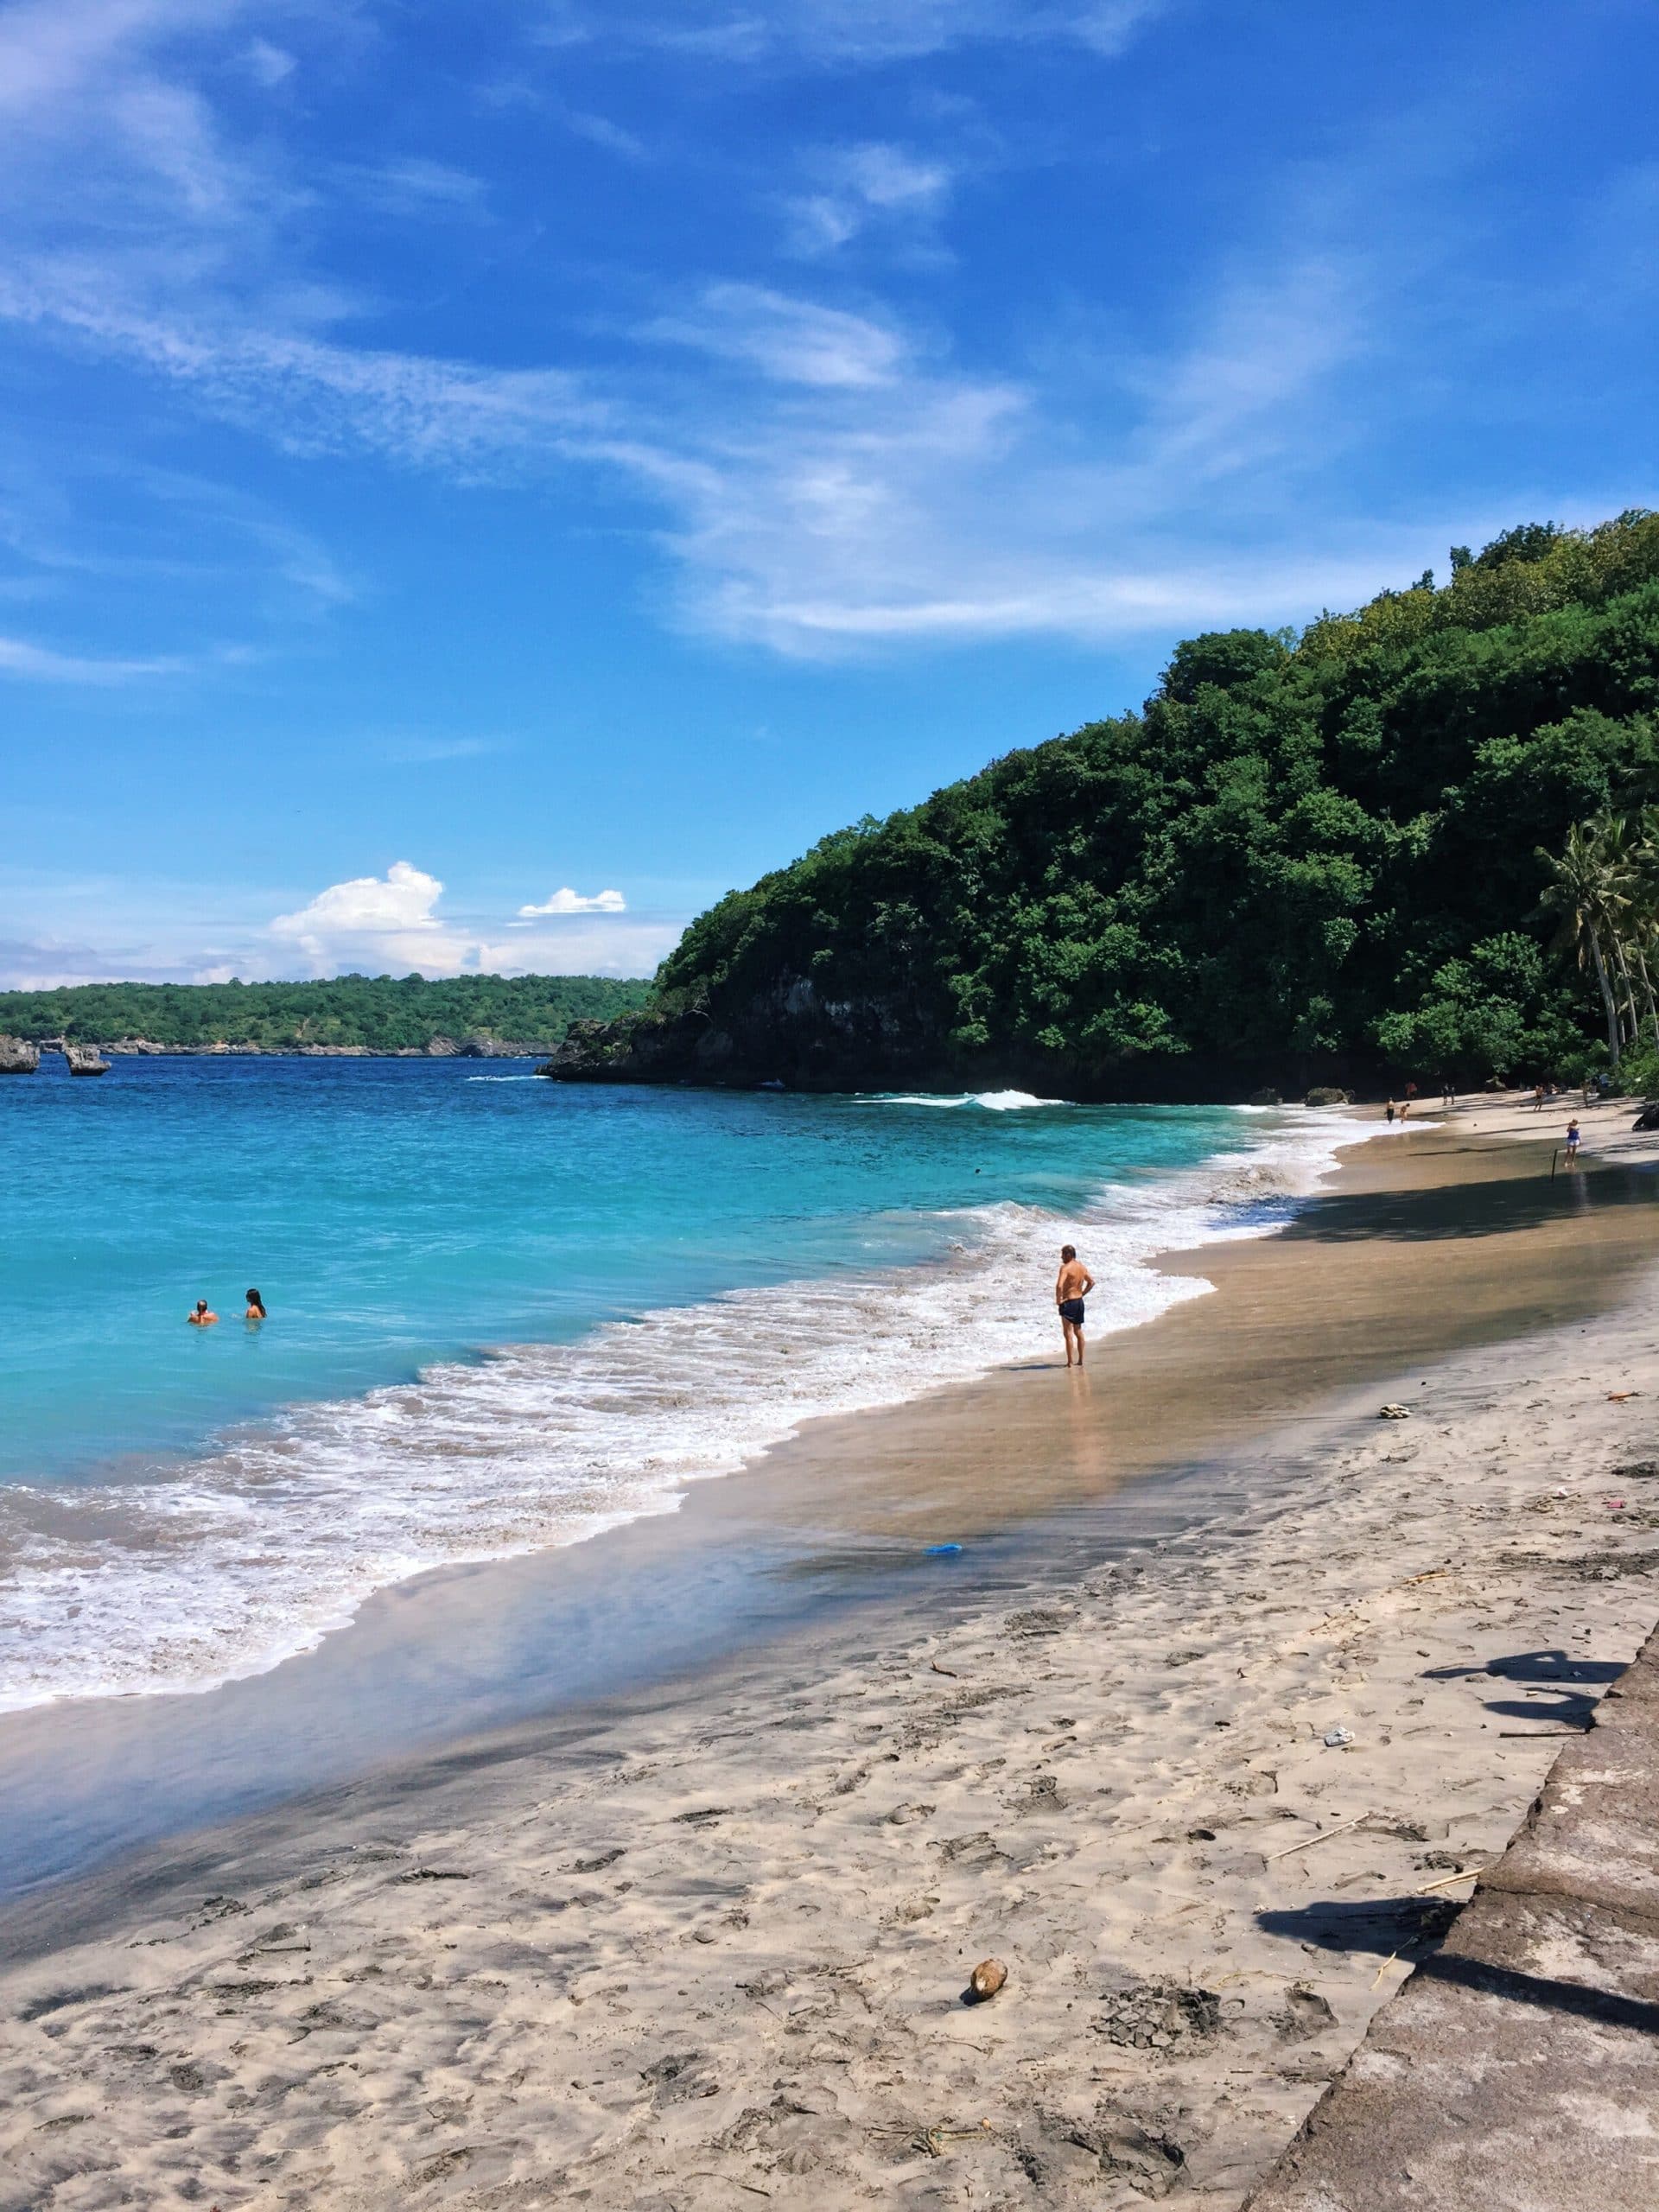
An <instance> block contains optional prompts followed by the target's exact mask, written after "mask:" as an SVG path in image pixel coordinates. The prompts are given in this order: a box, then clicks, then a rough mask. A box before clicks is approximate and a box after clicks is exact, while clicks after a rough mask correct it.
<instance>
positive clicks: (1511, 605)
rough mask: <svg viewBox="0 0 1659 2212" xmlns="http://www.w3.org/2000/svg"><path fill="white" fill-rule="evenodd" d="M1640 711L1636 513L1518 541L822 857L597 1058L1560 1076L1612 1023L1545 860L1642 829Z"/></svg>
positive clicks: (784, 884)
mask: <svg viewBox="0 0 1659 2212" xmlns="http://www.w3.org/2000/svg"><path fill="white" fill-rule="evenodd" d="M1656 712H1659V515H1655V514H1653V513H1650V512H1644V511H1640V510H1637V511H1632V512H1628V513H1626V514H1624V515H1621V516H1620V517H1619V518H1618V519H1617V520H1615V521H1612V522H1609V523H1606V524H1602V525H1601V526H1600V527H1599V528H1597V529H1593V530H1588V531H1573V530H1566V529H1562V528H1560V527H1557V526H1556V525H1554V524H1529V525H1527V526H1524V527H1522V528H1520V529H1517V530H1513V531H1507V532H1506V533H1505V534H1504V535H1503V537H1498V538H1497V539H1496V540H1495V541H1494V542H1493V543H1491V544H1490V545H1488V546H1486V547H1484V549H1483V550H1481V551H1480V552H1478V553H1475V552H1473V551H1471V550H1470V549H1467V548H1463V547H1459V548H1456V549H1454V550H1453V553H1452V569H1451V573H1450V575H1449V577H1448V578H1447V579H1446V581H1444V582H1440V583H1439V584H1437V583H1436V582H1435V580H1434V578H1433V575H1425V576H1424V577H1422V578H1421V579H1420V580H1419V581H1418V582H1415V583H1414V584H1412V585H1411V586H1409V587H1408V588H1405V589H1402V590H1399V591H1388V592H1384V593H1383V594H1380V595H1379V596H1378V597H1377V598H1376V599H1374V600H1373V601H1371V602H1370V604H1369V605H1368V606H1365V607H1361V608H1359V609H1358V610H1357V612H1355V613H1350V614H1326V615H1324V616H1322V617H1321V618H1320V619H1319V620H1318V621H1316V622H1314V623H1313V624H1311V625H1310V626H1308V628H1307V629H1306V630H1305V631H1304V632H1302V633H1301V635H1300V638H1298V637H1296V636H1294V634H1293V633H1291V632H1277V633H1274V632H1267V631H1262V630H1232V631H1227V632H1219V633H1215V634H1211V635H1209V636H1205V637H1199V638H1194V639H1190V640H1189V641H1188V642H1186V643H1185V644H1184V645H1180V646H1179V647H1178V648H1177V650H1176V652H1175V653H1174V655H1173V658H1172V659H1171V661H1170V663H1169V666H1168V668H1167V670H1166V673H1165V676H1164V678H1163V681H1162V683H1161V684H1160V688H1159V690H1157V692H1156V693H1155V694H1154V696H1153V697H1151V698H1150V699H1148V700H1147V702H1146V703H1145V706H1144V707H1143V709H1141V712H1140V713H1139V714H1126V715H1120V716H1117V717H1116V718H1114V719H1111V720H1109V721H1097V722H1091V723H1090V724H1088V725H1087V726H1086V727H1085V728H1082V729H1079V730H1077V731H1076V732H1075V733H1074V734H1071V736H1067V737H1060V738H1057V739H1055V740H1054V741H1052V743H1050V744H1046V745H1039V746H1037V747H1033V748H1032V749H1029V750H1024V751H1020V752H1015V753H1008V754H1007V755H1006V757H1004V758H1003V759H1001V760H997V761H995V762H994V763H993V764H992V765H991V766H989V767H988V768H986V769H985V770H984V771H983V772H982V773H980V774H978V775H976V776H972V777H969V779H967V780H965V781H964V782H962V783H958V784H953V785H950V787H949V788H948V789H946V790H944V791H938V792H936V793H935V794H934V796H933V797H932V798H929V799H927V800H926V801H925V802H924V804H921V805H919V806H916V807H912V808H909V809H906V810H904V811H902V812H900V813H897V814H893V815H891V816H889V817H887V819H886V820H885V821H876V820H873V819H868V818H867V819H866V820H865V821H863V822H861V823H858V824H856V825H855V827H853V828H851V829H843V830H841V831H839V832H838V833H836V835H835V836H829V837H826V838H825V839H824V840H823V842H822V843H821V844H818V845H817V846H815V847H814V848H813V849H812V850H811V851H810V852H809V853H807V854H806V855H804V857H803V858H802V859H800V860H798V861H795V862H794V863H793V864H792V865H791V866H790V867H787V868H780V869H779V870H778V871H777V872H776V873H775V874H770V875H766V876H764V877H763V878H762V879H761V880H760V882H758V883H757V884H755V885H754V886H753V888H751V889H749V890H747V891H737V892H734V893H731V894H730V895H729V896H728V897H727V898H725V899H721V901H720V903H719V904H718V905H717V906H715V907H713V908H712V909H711V910H710V911H709V912H707V913H705V914H703V915H702V917H701V918H699V919H698V920H697V921H696V923H694V924H693V925H692V927H691V928H690V930H689V931H687V933H686V935H685V937H684V938H683V940H682V942H681V944H680V945H679V946H678V948H677V950H676V951H675V952H674V953H673V954H672V955H671V957H670V958H669V959H668V961H667V962H666V963H664V966H663V968H662V969H661V970H660V972H659V975H658V995H657V997H656V1000H655V1001H654V1011H653V1014H652V1015H651V1016H649V1017H647V1020H646V1021H645V1022H644V1023H640V1024H631V1025H627V1026H626V1032H625V1033H620V1034H619V1036H618V1038H617V1039H613V1040H612V1041H611V1043H610V1045H609V1046H607V1047H605V1048H601V1047H600V1046H595V1047H594V1052H595V1055H597V1054H598V1053H599V1052H600V1051H601V1049H608V1050H609V1051H610V1052H612V1053H613V1056H614V1054H615V1053H616V1052H618V1051H619V1049H621V1048H623V1045H624V1037H625V1036H626V1035H629V1034H631V1036H632V1040H633V1041H632V1043H628V1044H626V1052H625V1056H631V1057H632V1058H635V1059H638V1058H639V1056H640V1051H641V1048H642V1047H643V1048H645V1050H646V1051H650V1050H652V1049H657V1048H653V1047H652V1046H651V1040H650V1036H649V1032H650V1031H651V1030H652V1027H653V1026H654V1027H655V1028H656V1030H657V1031H658V1034H659V1036H660V1038H661V1039H663V1040H664V1043H663V1046H662V1047H661V1049H660V1051H659V1057H664V1055H665V1060H664V1067H665V1071H671V1066H669V1065H668V1063H671V1062H672V1060H673V1058H674V1057H675V1053H674V1052H673V1051H670V1050H668V1049H667V1040H668V1039H671V1037H672V1036H674V1035H676V1034H678V1035H681V1036H683V1037H686V1038H689V1039H693V1040H694V1041H695V1039H696V1036H697V1035H698V1034H699V1033H698V1032H697V1031H696V1030H695V1029H694V1028H693V1027H692V1026H691V1025H692V1024H694V1023H700V1024H702V1025H704V1026H705V1027H704V1028H703V1030H702V1032H701V1034H702V1037H703V1039H705V1041H704V1042H703V1043H702V1044H701V1045H699V1046H698V1048H697V1049H698V1050H699V1052H702V1056H703V1058H704V1059H705V1060H710V1059H711V1048H710V1046H709V1044H708V1042H707V1039H710V1038H713V1039H716V1040H718V1039H721V1038H724V1039H728V1040H729V1039H732V1038H734V1037H736V1038H742V1039H748V1040H749V1041H748V1042H747V1043H745V1044H744V1046H743V1047H742V1051H741V1054H740V1058H743V1059H745V1060H747V1063H749V1064H752V1065H753V1064H757V1062H756V1054H755V1049H754V1046H753V1037H754V1035H755V1033H756V1032H755V1017H756V1012H757V1009H762V1008H766V1007H770V1008H772V1009H773V1013H774V1018H775V1020H777V1021H778V1022H779V1023H780V1024H781V1025H782V1027H785V1028H787V1027H788V1026H789V1024H790V1023H791V1022H793V1023H794V1024H795V1025H796V1028H797V1030H798V1038H797V1045H798V1050H797V1051H796V1052H795V1058H796V1059H797V1061H798V1062H799V1063H800V1065H802V1066H803V1067H804V1066H805V1065H807V1063H809V1062H810V1059H811V1052H812V1048H811V1044H810V1035H809V1030H810V1025H811V1024H812V1023H814V1022H816V1023H817V1025H818V1027H819V1028H820V1029H822V1028H823V1025H824V1024H826V1023H829V1025H831V1026H833V1025H834V1024H835V1023H836V1021H838V1020H839V1021H841V1022H842V1026H843V1027H845V1028H846V1033H847V1035H848V1036H849V1037H851V1036H852V1035H853V1034H854V1033H855V1032H856V1033H857V1035H858V1036H859V1037H860V1038H861V1039H863V1040H864V1041H863V1042H862V1043H861V1045H860V1046H859V1047H858V1050H859V1052H861V1053H862V1054H863V1056H864V1058H866V1059H867V1060H870V1059H872V1058H873V1059H874V1061H876V1062H880V1063H881V1064H882V1065H893V1066H899V1065H906V1064H911V1063H913V1064H914V1065H918V1066H919V1065H931V1066H934V1067H936V1068H937V1069H938V1070H939V1071H941V1072H944V1071H950V1070H951V1069H959V1070H961V1071H963V1072H969V1071H976V1070H978V1069H980V1068H982V1067H983V1066H985V1065H992V1064H995V1065H1002V1066H1007V1067H1013V1066H1018V1067H1020V1068H1022V1069H1025V1070H1027V1071H1034V1072H1035V1073H1037V1074H1038V1075H1039V1076H1040V1074H1041V1071H1043V1070H1044V1069H1045V1068H1050V1067H1052V1070H1053V1072H1054V1076H1055V1078H1056V1079H1057V1080H1058V1079H1063V1078H1065V1079H1070V1080H1071V1081H1073V1082H1076V1083H1081V1084H1084V1085H1087V1086H1090V1087H1093V1088H1095V1089H1096V1090H1112V1089H1114V1088H1122V1087H1124V1085H1123V1080H1122V1079H1123V1078H1124V1077H1125V1076H1126V1075H1128V1074H1131V1073H1132V1071H1133V1070H1134V1069H1135V1067H1136V1066H1137V1065H1141V1067H1142V1069H1143V1070H1145V1069H1147V1068H1149V1067H1150V1066H1151V1065H1154V1064H1156V1065H1167V1066H1168V1067H1169V1069H1170V1074H1169V1078H1168V1079H1169V1081H1170V1082H1172V1083H1173V1084H1174V1086H1175V1087H1176V1088H1178V1089H1179V1087H1180V1077H1179V1071H1178V1070H1177V1069H1175V1068H1174V1066H1173V1064H1174V1063H1176V1062H1185V1063H1188V1064H1189V1065H1190V1064H1191V1063H1192V1060H1193V1059H1194V1058H1195V1057H1200V1058H1202V1059H1203V1060H1205V1062H1207V1063H1211V1064H1212V1065H1219V1066H1222V1067H1251V1068H1255V1069H1257V1070H1262V1069H1265V1068H1272V1069H1278V1068H1284V1069H1286V1070H1287V1071H1293V1072H1294V1071H1298V1070H1300V1071H1306V1072H1308V1073H1310V1074H1311V1073H1312V1072H1313V1071H1315V1070H1317V1069H1319V1068H1325V1069H1331V1068H1334V1067H1337V1066H1338V1065H1347V1066H1348V1067H1350V1068H1351V1069H1354V1070H1363V1069H1364V1068H1368V1067H1369V1068H1371V1069H1373V1070H1376V1071H1386V1070H1387V1069H1389V1068H1390V1067H1394V1068H1402V1069H1409V1070H1411V1071H1416V1072H1419V1073H1421V1074H1428V1073H1430V1072H1433V1071H1445V1072H1446V1073H1450V1074H1454V1075H1456V1076H1457V1077H1459V1079H1460V1080H1462V1081H1468V1080H1471V1079H1477V1078H1480V1077H1484V1076H1487V1075H1489V1074H1492V1073H1497V1074H1502V1075H1505V1076H1517V1077H1518V1076H1530V1075H1531V1074H1533V1073H1534V1072H1535V1071H1537V1072H1542V1071H1555V1072H1559V1073H1569V1072H1572V1071H1575V1070H1577V1069H1578V1068H1579V1067H1580V1066H1581V1065H1587V1064H1589V1063H1590V1062H1592V1061H1594V1060H1595V1059H1596V1058H1598V1055H1599V1058H1602V1059H1605V1057H1606V1051H1607V1046H1606V1041H1605V1027H1604V1023H1603V1008H1602V1004H1601V1001H1600V999H1599V995H1598V991H1597V988H1596V987H1595V985H1594V983H1593V981H1592V980H1591V979H1587V978H1586V975H1585V974H1584V973H1583V972H1582V971H1581V969H1580V965H1579V963H1577V961H1576V960H1575V959H1574V957H1573V950H1572V947H1571V945H1570V944H1568V945H1567V947H1566V948H1565V949H1560V950H1558V949H1556V947H1555V939H1556V938H1557V937H1558V934H1559V920H1560V917H1559V915H1558V914H1556V913H1554V912H1552V911H1551V910H1550V909H1549V908H1548V906H1545V905H1541V894H1543V893H1545V892H1546V890H1547V888H1548V884H1549V881H1550V870H1549V868H1548V861H1547V858H1546V857H1541V851H1540V849H1543V855H1546V856H1547V855H1550V854H1556V853H1559V852H1560V851H1561V850H1562V849H1563V848H1564V846H1565V842H1566V840H1567V834H1568V831H1569V829H1571V828H1572V826H1573V824H1574V823H1579V822H1580V821H1583V820H1585V819H1586V818H1588V817H1599V816H1605V815H1608V814H1610V813H1611V814H1617V813H1618V812H1619V811H1620V810H1630V809H1639V808H1640V807H1641V806H1642V805H1643V804H1645V803H1646V802H1648V801H1649V800H1650V799H1653V798H1659V782H1656V766H1659V763H1656V720H1655V717H1656ZM848 1024H851V1025H852V1027H847V1025H848ZM1598 1037H1600V1041H1599V1042H1598ZM712 1057H717V1055H713V1056H712ZM787 1057H788V1054H787V1052H785V1051H784V1050H783V1048H782V1047H780V1060H781V1059H782V1058H787ZM843 1058H844V1056H843ZM826 1064H827V1063H826ZM594 1071H595V1072H597V1071H598V1070H597V1065H595V1067H594ZM871 1072H873V1073H874V1072H879V1069H878V1068H876V1067H875V1066H874V1065H873V1066H872V1068H871ZM1195 1072H1196V1071H1195Z"/></svg>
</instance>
